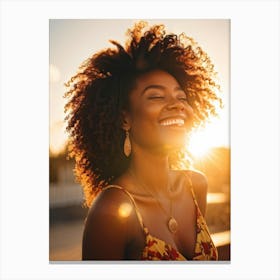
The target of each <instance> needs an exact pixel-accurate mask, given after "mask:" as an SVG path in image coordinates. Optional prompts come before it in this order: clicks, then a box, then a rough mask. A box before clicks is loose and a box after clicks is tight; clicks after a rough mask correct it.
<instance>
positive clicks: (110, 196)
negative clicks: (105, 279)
mask: <svg viewBox="0 0 280 280" xmlns="http://www.w3.org/2000/svg"><path fill="white" fill-rule="evenodd" d="M136 221H137V220H136V215H135V210H134V206H133V202H132V201H131V199H130V197H129V196H128V195H127V194H126V193H125V191H124V190H123V188H121V187H118V186H110V187H106V188H104V190H102V191H101V192H100V193H99V194H98V196H97V197H96V199H95V200H94V202H93V204H92V205H91V207H90V209H89V212H88V215H87V218H86V221H85V227H84V233H83V259H106V260H109V259H123V257H124V249H125V248H126V246H127V244H129V243H130V242H131V240H132V239H133V237H134V231H133V229H134V226H135V223H136Z"/></svg>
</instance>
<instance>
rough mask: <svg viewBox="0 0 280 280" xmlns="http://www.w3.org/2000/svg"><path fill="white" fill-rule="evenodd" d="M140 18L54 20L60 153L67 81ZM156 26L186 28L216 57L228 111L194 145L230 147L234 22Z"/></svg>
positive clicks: (53, 86) (55, 123) (53, 127)
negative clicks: (231, 28) (231, 25)
mask: <svg viewBox="0 0 280 280" xmlns="http://www.w3.org/2000/svg"><path fill="white" fill-rule="evenodd" d="M136 21H137V20H136V19H133V20H130V19H114V20H108V19H104V20H100V19H99V20H84V19H83V20H78V19H50V20H49V64H50V79H49V81H50V87H49V94H50V99H49V100H50V112H49V122H50V149H51V151H52V152H53V153H57V152H59V151H60V150H61V149H62V148H63V146H64V143H65V141H66V139H67V134H66V133H65V123H64V117H65V115H64V105H65V99H64V98H63V95H64V93H65V91H66V88H65V86H64V83H65V82H67V81H68V80H69V79H70V78H71V77H72V76H73V75H74V74H75V73H76V72H77V70H78V67H79V66H80V65H81V63H82V62H83V61H85V60H86V59H87V58H88V57H90V56H91V55H92V54H94V53H95V52H97V51H99V50H102V49H104V48H108V47H112V44H111V43H110V42H109V40H111V39H113V40H116V41H118V42H120V43H121V44H123V43H124V42H125V39H126V37H125V33H126V31H127V29H128V28H130V27H132V26H133V24H134V23H135V22H136ZM146 21H147V22H148V23H150V24H158V23H163V24H164V25H165V26H166V29H167V31H168V32H171V33H176V34H180V33H182V32H184V33H185V34H186V35H187V36H190V37H192V38H193V39H194V40H195V41H197V42H198V44H199V45H200V46H201V47H202V48H203V50H204V51H206V52H207V54H208V55H209V56H210V58H211V60H212V62H213V63H214V66H215V69H216V71H217V72H218V77H219V80H220V84H221V89H222V96H223V103H224V109H223V110H222V111H221V112H220V117H219V119H215V120H213V122H212V123H211V124H209V125H208V127H206V130H205V131H202V132H200V133H197V137H194V141H193V142H194V143H195V144H196V145H197V146H199V147H203V146H229V100H230V98H229V92H230V89H229V83H230V82H229V81H230V77H229V75H230V21H229V20H226V19H225V20H223V19H193V20H192V19H187V20H186V19H182V20H180V19H174V20H170V19H168V20H166V19H162V20H161V19H157V20H146ZM205 139H207V142H206V141H205Z"/></svg>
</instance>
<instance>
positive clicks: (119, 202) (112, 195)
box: [89, 185, 134, 215]
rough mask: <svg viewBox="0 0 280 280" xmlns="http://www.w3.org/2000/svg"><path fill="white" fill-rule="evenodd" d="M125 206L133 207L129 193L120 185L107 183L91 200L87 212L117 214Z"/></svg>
mask: <svg viewBox="0 0 280 280" xmlns="http://www.w3.org/2000/svg"><path fill="white" fill-rule="evenodd" d="M124 205H126V207H128V205H129V206H131V207H133V206H134V205H133V201H132V199H131V197H130V195H129V193H128V192H127V191H126V190H125V189H124V188H123V187H121V186H118V185H109V186H107V187H105V188H104V189H103V190H101V192H100V193H99V194H98V196H97V197H96V199H95V200H94V201H93V203H92V206H91V208H90V211H89V213H91V212H95V213H101V214H102V215H104V214H107V215H117V214H118V213H119V212H121V209H122V208H123V207H124Z"/></svg>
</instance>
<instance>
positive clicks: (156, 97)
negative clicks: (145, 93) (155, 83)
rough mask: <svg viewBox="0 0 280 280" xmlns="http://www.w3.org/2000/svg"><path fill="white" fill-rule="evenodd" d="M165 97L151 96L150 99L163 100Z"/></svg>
mask: <svg viewBox="0 0 280 280" xmlns="http://www.w3.org/2000/svg"><path fill="white" fill-rule="evenodd" d="M163 98H164V96H162V95H152V96H149V97H148V99H163Z"/></svg>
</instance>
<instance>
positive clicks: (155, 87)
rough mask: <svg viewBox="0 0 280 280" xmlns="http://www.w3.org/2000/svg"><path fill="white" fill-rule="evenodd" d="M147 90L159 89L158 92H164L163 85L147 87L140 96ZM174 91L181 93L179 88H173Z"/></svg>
mask: <svg viewBox="0 0 280 280" xmlns="http://www.w3.org/2000/svg"><path fill="white" fill-rule="evenodd" d="M149 89H159V90H165V89H166V87H165V86H163V85H149V86H147V87H145V88H144V90H143V91H142V92H141V95H143V94H144V93H145V92H146V91H147V90H149ZM174 91H183V89H182V88H181V87H180V86H176V87H175V88H174Z"/></svg>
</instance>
